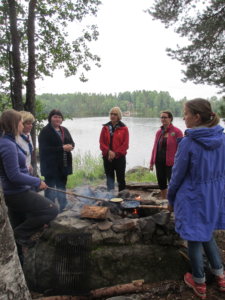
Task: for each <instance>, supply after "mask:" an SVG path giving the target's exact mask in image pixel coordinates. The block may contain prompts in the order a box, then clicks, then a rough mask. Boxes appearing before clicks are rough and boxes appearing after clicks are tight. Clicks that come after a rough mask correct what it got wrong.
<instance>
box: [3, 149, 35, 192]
mask: <svg viewBox="0 0 225 300" xmlns="http://www.w3.org/2000/svg"><path fill="white" fill-rule="evenodd" d="M2 162H3V166H4V170H5V172H6V175H7V177H8V179H9V181H10V182H12V183H15V184H21V185H30V186H37V187H38V186H39V185H40V183H41V180H40V178H37V177H34V176H31V175H29V174H25V173H22V172H21V171H20V166H19V161H18V152H17V148H16V145H12V146H11V145H10V146H9V145H7V149H6V150H5V151H3V152H2Z"/></svg>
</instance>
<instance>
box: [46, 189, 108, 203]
mask: <svg viewBox="0 0 225 300" xmlns="http://www.w3.org/2000/svg"><path fill="white" fill-rule="evenodd" d="M48 189H49V190H53V191H56V192H61V193H64V194H68V195H70V196H75V197H81V198H86V199H91V200H95V201H108V199H103V198H95V197H90V196H84V195H79V194H76V193H73V192H67V191H65V190H59V189H56V188H52V187H48Z"/></svg>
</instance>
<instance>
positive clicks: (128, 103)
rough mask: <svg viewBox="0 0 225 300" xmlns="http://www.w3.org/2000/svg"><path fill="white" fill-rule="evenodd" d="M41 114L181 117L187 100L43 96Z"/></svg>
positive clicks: (139, 95)
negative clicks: (114, 111)
mask: <svg viewBox="0 0 225 300" xmlns="http://www.w3.org/2000/svg"><path fill="white" fill-rule="evenodd" d="M37 100H38V101H39V102H41V104H42V106H43V109H44V112H45V113H46V114H47V113H48V112H49V111H50V110H52V109H54V108H57V109H60V110H61V111H62V112H63V114H64V115H65V116H69V117H95V116H106V115H108V112H109V110H110V109H111V108H112V107H113V106H119V107H120V108H121V110H122V111H123V112H130V114H131V116H136V117H158V116H159V113H160V111H162V110H166V109H169V110H171V111H172V112H173V114H174V116H176V117H181V116H182V112H183V104H184V102H185V101H186V100H190V99H186V98H183V99H179V100H177V99H176V100H177V101H176V100H175V99H174V98H173V97H171V96H170V94H169V93H168V92H165V91H160V92H157V91H146V90H142V91H134V92H123V93H118V94H88V93H74V94H61V95H59V94H42V95H38V96H37ZM208 100H210V102H211V103H212V106H213V109H214V111H216V112H219V111H220V107H221V105H223V103H224V101H223V100H222V98H221V99H218V98H217V97H211V98H210V99H208Z"/></svg>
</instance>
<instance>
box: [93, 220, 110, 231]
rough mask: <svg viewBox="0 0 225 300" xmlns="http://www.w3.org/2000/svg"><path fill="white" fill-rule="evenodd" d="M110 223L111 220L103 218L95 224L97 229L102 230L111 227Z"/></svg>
mask: <svg viewBox="0 0 225 300" xmlns="http://www.w3.org/2000/svg"><path fill="white" fill-rule="evenodd" d="M112 224H113V223H112V222H109V221H107V220H105V221H103V222H99V223H98V225H97V226H98V229H99V230H101V231H104V230H109V229H110V228H111V227H112Z"/></svg>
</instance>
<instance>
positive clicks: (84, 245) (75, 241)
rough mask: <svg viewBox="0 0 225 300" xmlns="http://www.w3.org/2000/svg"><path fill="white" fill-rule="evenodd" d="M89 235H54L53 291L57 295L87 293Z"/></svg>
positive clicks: (88, 280)
mask: <svg viewBox="0 0 225 300" xmlns="http://www.w3.org/2000/svg"><path fill="white" fill-rule="evenodd" d="M91 237H92V236H91V234H90V233H82V234H71V233H68V234H60V235H57V236H56V238H55V272H54V273H55V275H54V287H55V288H54V291H55V292H57V295H86V294H88V293H89V291H90V253H91V242H92V238H91ZM55 294H56V293H55Z"/></svg>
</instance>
